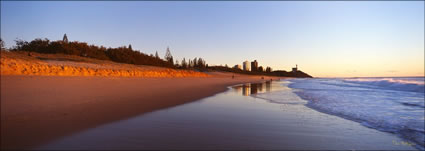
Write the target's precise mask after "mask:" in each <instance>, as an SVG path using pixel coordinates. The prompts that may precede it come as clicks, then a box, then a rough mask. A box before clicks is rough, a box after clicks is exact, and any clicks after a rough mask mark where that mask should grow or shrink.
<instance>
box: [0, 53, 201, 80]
mask: <svg viewBox="0 0 425 151" xmlns="http://www.w3.org/2000/svg"><path fill="white" fill-rule="evenodd" d="M0 67H1V68H0V69H1V74H2V75H42V76H103V77H112V76H113V77H207V76H208V75H207V74H205V73H202V72H195V71H191V70H177V69H170V68H162V67H153V66H143V65H131V64H122V63H116V62H112V61H105V60H96V59H89V58H84V57H78V56H70V55H51V54H37V53H31V54H30V56H29V54H28V53H27V52H5V51H2V55H1V64H0Z"/></svg>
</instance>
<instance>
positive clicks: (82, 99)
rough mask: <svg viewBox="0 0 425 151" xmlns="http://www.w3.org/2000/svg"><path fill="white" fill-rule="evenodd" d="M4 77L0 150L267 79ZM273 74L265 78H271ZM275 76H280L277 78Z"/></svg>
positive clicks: (29, 145)
mask: <svg viewBox="0 0 425 151" xmlns="http://www.w3.org/2000/svg"><path fill="white" fill-rule="evenodd" d="M232 75H233V74H231V73H218V72H214V73H209V74H208V77H186V78H126V77H98V76H88V77H81V76H71V77H70V76H16V75H7V76H6V75H2V76H1V149H32V148H35V147H37V146H39V145H43V144H46V143H48V142H50V141H52V140H55V139H58V138H60V137H63V136H67V135H70V134H73V133H76V132H79V131H82V130H85V129H88V128H93V127H96V126H99V125H102V124H106V123H111V122H114V121H118V120H123V119H127V118H130V117H134V116H137V115H141V114H143V113H147V112H151V111H154V110H158V109H163V108H167V107H172V106H176V105H179V104H184V103H188V102H191V101H195V100H198V99H201V98H204V97H207V96H211V95H214V94H217V93H219V92H223V91H225V90H226V89H227V88H226V87H227V86H230V85H234V84H238V83H246V82H258V81H264V80H262V79H261V77H260V76H245V75H238V74H236V75H235V79H232ZM270 78H272V77H266V78H265V79H270ZM275 79H277V78H275Z"/></svg>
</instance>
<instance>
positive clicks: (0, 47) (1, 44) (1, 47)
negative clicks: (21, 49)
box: [0, 38, 5, 50]
mask: <svg viewBox="0 0 425 151" xmlns="http://www.w3.org/2000/svg"><path fill="white" fill-rule="evenodd" d="M0 49H1V50H4V49H5V48H4V41H3V40H2V39H1V38H0Z"/></svg>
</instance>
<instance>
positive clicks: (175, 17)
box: [1, 1, 424, 77]
mask: <svg viewBox="0 0 425 151" xmlns="http://www.w3.org/2000/svg"><path fill="white" fill-rule="evenodd" d="M65 33H66V34H67V36H68V39H69V40H70V41H82V42H87V43H89V44H95V45H103V46H106V47H118V46H128V45H129V44H131V45H132V47H133V49H137V50H140V51H141V52H143V53H146V54H154V53H155V51H158V53H159V55H160V56H164V55H165V51H166V49H167V47H169V48H170V50H171V53H172V55H173V56H174V58H175V59H178V60H181V59H182V58H183V57H185V58H186V59H187V58H194V57H201V58H203V59H205V60H206V61H207V63H208V64H209V65H225V64H227V65H229V66H234V65H235V64H242V62H243V61H245V60H248V61H253V60H257V61H258V62H259V65H261V66H270V67H272V69H273V70H286V71H290V70H291V68H292V67H294V66H295V65H296V64H298V68H299V69H300V70H302V71H304V72H306V73H308V74H310V75H312V76H315V77H389V76H424V1H405V2H402V1H373V2H370V1H315V2H313V1H298V2H293V1H268V2H259V1H233V2H223V1H221V2H220V1H204V2H199V1H198V2H194V1H174V2H165V1H162V2H150V1H132V2H129V1H127V2H112V1H91V2H81V1H56V2H55V1H44V2H32V1H26V2H18V1H1V38H2V39H3V40H4V41H5V43H6V47H13V46H14V45H15V42H14V40H15V39H23V40H26V41H31V40H33V39H35V38H48V39H50V40H60V39H62V37H63V35H64V34H65Z"/></svg>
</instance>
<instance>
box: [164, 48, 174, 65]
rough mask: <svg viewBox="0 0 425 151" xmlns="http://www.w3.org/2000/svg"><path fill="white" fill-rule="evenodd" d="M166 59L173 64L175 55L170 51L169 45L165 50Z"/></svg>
mask: <svg viewBox="0 0 425 151" xmlns="http://www.w3.org/2000/svg"><path fill="white" fill-rule="evenodd" d="M164 59H165V61H167V62H169V63H170V64H173V63H174V61H173V56H172V55H171V52H170V47H167V51H166V52H165V57H164Z"/></svg>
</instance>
